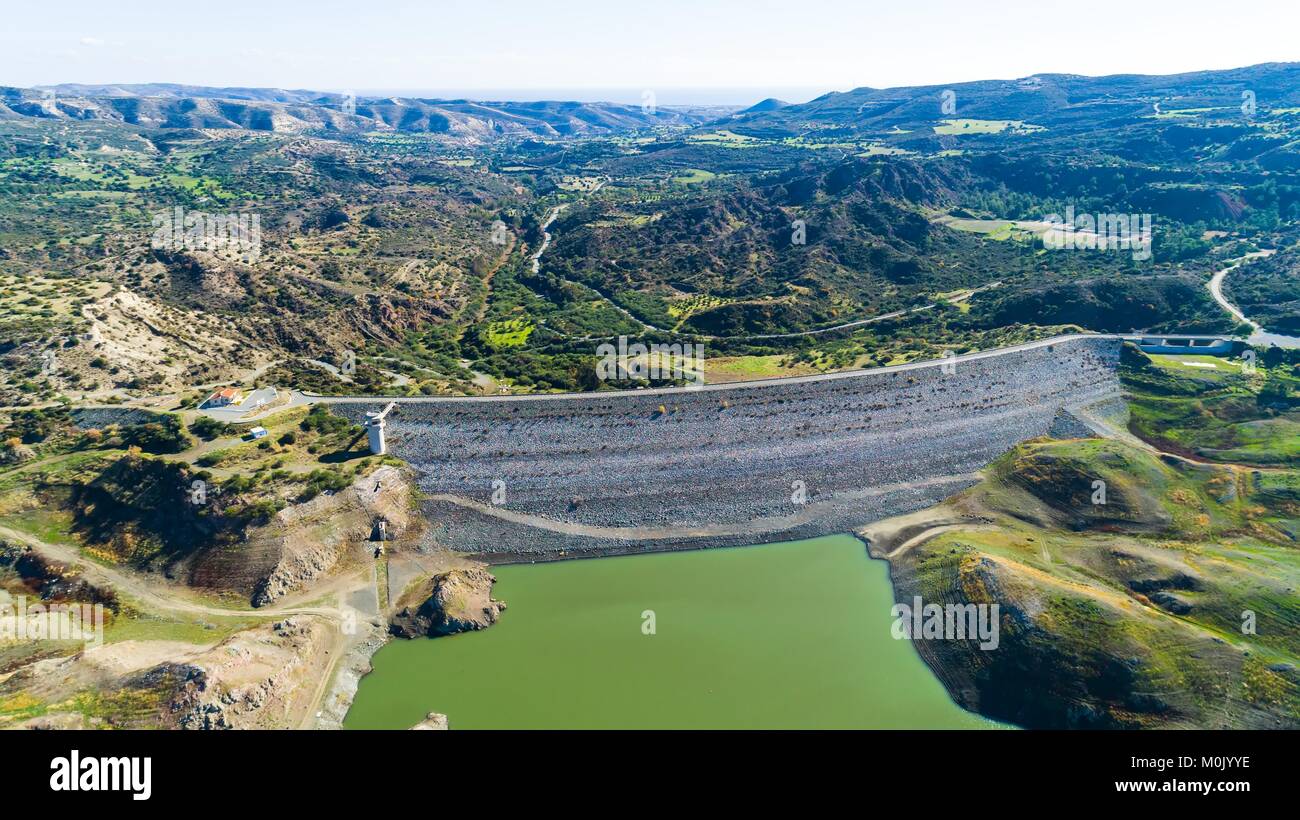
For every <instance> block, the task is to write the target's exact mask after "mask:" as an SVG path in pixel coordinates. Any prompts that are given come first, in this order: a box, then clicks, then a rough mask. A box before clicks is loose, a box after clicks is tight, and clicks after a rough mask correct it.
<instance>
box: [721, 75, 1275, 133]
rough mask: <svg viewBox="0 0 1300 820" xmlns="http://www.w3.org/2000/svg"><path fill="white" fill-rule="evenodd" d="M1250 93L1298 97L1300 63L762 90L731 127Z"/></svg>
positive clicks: (1057, 112)
mask: <svg viewBox="0 0 1300 820" xmlns="http://www.w3.org/2000/svg"><path fill="white" fill-rule="evenodd" d="M1243 95H1244V96H1243ZM1248 100H1249V101H1252V102H1253V103H1254V104H1255V105H1256V106H1257V107H1258V109H1260V110H1264V109H1278V108H1291V107H1295V106H1300V63H1264V64H1261V65H1256V66H1250V67H1247V68H1234V69H1227V70H1222V71H1195V72H1190V73H1187V74H1170V75H1163V76H1157V75H1145V74H1116V75H1112V76H1107V77H1084V76H1080V75H1077V74H1036V75H1034V76H1031V77H1023V78H1021V79H1017V80H981V81H977V82H967V83H954V84H951V85H929V86H911V87H904V88H883V89H880V88H856V89H854V90H852V91H845V92H831V93H829V94H825V95H823V96H821V97H818V98H817V99H815V100H811V101H809V102H806V103H802V104H798V105H785V104H782V103H781V102H780V101H779V100H764V101H763V102H762V103H759V104H758V105H755V106H754V107H752V108H749V109H747V110H745V111H742V112H739V113H738V114H735V115H733V120H734V126H735V128H734V130H738V131H741V132H742V133H751V134H754V135H758V134H760V133H765V134H766V135H769V136H778V135H790V134H796V133H801V132H804V131H807V130H809V129H814V130H815V129H835V128H839V129H846V130H848V131H853V132H879V131H884V130H887V129H890V128H895V127H897V128H905V127H907V126H914V125H917V124H919V123H928V124H933V123H934V122H935V121H936V120H938V119H940V118H943V117H951V118H953V119H957V118H962V119H981V120H1014V121H1022V122H1029V123H1034V124H1037V125H1043V126H1047V127H1050V128H1051V129H1052V130H1053V131H1057V132H1062V131H1070V130H1085V129H1087V130H1091V129H1096V128H1102V127H1107V126H1108V125H1111V124H1119V123H1123V122H1132V120H1133V118H1134V116H1140V115H1143V114H1153V113H1157V112H1164V113H1166V114H1168V113H1169V112H1171V111H1185V110H1200V109H1222V111H1223V112H1224V115H1225V118H1226V117H1229V116H1234V115H1238V116H1239V115H1240V113H1241V111H1242V108H1241V107H1242V105H1243V104H1244V103H1246V102H1247V101H1248ZM945 102H946V103H947V105H945ZM1157 106H1159V108H1157Z"/></svg>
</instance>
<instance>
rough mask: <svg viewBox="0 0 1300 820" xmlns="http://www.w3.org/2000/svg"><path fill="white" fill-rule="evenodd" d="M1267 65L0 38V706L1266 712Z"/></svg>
mask: <svg viewBox="0 0 1300 820" xmlns="http://www.w3.org/2000/svg"><path fill="white" fill-rule="evenodd" d="M1243 88H1249V90H1251V91H1252V93H1253V94H1254V95H1255V96H1254V97H1253V98H1252V99H1257V100H1258V101H1259V106H1258V108H1257V109H1254V110H1252V111H1251V112H1250V114H1249V115H1247V114H1246V111H1245V110H1244V109H1242V108H1241V107H1240V101H1241V99H1242V95H1241V92H1242V90H1243ZM1297 89H1300V65H1297V64H1292V63H1288V64H1263V65H1258V66H1252V67H1248V68H1242V69H1233V70H1227V71H1205V72H1195V73H1192V74H1187V75H1176V76H1171V77H1147V76H1142V75H1119V76H1114V77H1082V76H1077V75H1055V74H1043V75H1035V76H1032V77H1025V78H1020V79H1018V80H997V81H993V80H990V81H979V82H970V83H958V84H955V85H952V86H951V87H948V86H943V87H940V86H925V87H908V88H891V89H875V88H866V87H864V88H857V89H853V90H848V91H843V92H832V93H829V94H825V95H823V96H820V97H817V98H815V99H812V100H809V101H806V102H802V103H793V104H785V103H781V102H780V101H775V100H769V101H765V102H764V103H760V104H758V105H755V106H752V107H748V108H747V107H742V106H739V105H735V106H712V105H711V106H654V105H650V104H647V105H644V106H640V105H628V104H616V103H590V102H586V103H579V102H563V101H557V102H540V103H525V102H511V101H496V102H493V101H473V100H462V99H456V100H443V99H432V98H423V97H402V96H393V97H388V96H378V95H374V96H367V95H361V96H357V95H343V94H338V93H334V92H312V91H284V90H277V89H251V88H205V87H199V86H184V85H172V84H149V85H137V86H132V85H70V84H65V85H56V86H49V87H40V88H8V87H6V88H2V89H0V440H2V442H3V444H2V446H0V603H7V602H8V601H11V600H19V599H22V600H24V601H26V600H32V601H36V600H39V601H41V602H44V603H46V604H51V605H54V604H61V603H70V602H81V601H85V600H87V599H89V600H91V601H93V602H95V603H99V604H101V605H103V607H104V610H105V612H106V616H105V617H106V619H107V624H106V628H105V641H104V643H103V645H101V646H94V647H82V646H79V645H76V644H75V643H73V642H58V641H43V642H39V643H35V644H33V643H13V642H5V643H0V728H18V727H23V728H195V729H219V728H287V727H294V728H299V727H301V728H340V727H344V726H351V727H383V728H408V727H410V726H414V725H415V724H417V723H419V724H422V725H423V724H427V726H426V728H428V727H437V726H443V725H450V727H451V728H453V729H456V728H461V727H466V728H468V727H494V728H503V727H520V726H530V727H533V726H536V727H543V726H544V727H547V728H576V727H594V726H601V727H615V726H638V727H646V728H652V727H664V726H672V727H679V728H688V727H689V728H701V727H703V728H720V727H751V726H755V725H770V726H780V727H791V728H800V727H802V728H810V727H834V726H850V725H851V726H855V727H876V728H880V727H885V726H890V727H894V726H911V727H913V728H915V727H917V726H920V725H925V726H930V727H976V728H985V727H989V726H991V725H1005V726H1015V727H1026V728H1192V727H1204V728H1252V729H1253V728H1295V727H1296V726H1297V725H1300V723H1298V721H1300V678H1297V673H1296V664H1297V658H1300V646H1298V645H1297V640H1296V636H1297V635H1300V607H1298V605H1297V600H1300V599H1297V598H1296V596H1295V585H1296V581H1297V577H1296V575H1297V572H1298V571H1300V570H1298V568H1297V563H1296V560H1295V556H1296V551H1295V549H1296V548H1295V541H1296V538H1297V533H1298V532H1300V529H1297V528H1298V527H1300V511H1298V510H1300V508H1298V507H1297V498H1296V497H1295V492H1296V487H1297V486H1300V482H1298V480H1297V475H1296V473H1295V471H1296V469H1297V466H1298V465H1297V461H1296V460H1297V453H1300V395H1298V394H1297V389H1298V388H1300V376H1298V375H1297V374H1298V373H1300V354H1297V352H1296V345H1295V344H1294V341H1295V337H1294V336H1292V335H1290V334H1292V333H1293V332H1295V331H1296V329H1297V328H1298V327H1300V325H1296V324H1295V321H1294V320H1295V319H1296V316H1297V315H1300V312H1298V311H1296V310H1295V307H1296V305H1300V286H1298V285H1297V282H1298V281H1300V280H1298V279H1297V277H1296V275H1295V273H1296V269H1295V264H1294V262H1295V259H1296V243H1297V240H1298V239H1300V233H1298V227H1297V226H1298V225H1300V149H1297V145H1300V117H1298V116H1297V113H1296V112H1297V111H1300V97H1298V96H1297V95H1300V91H1297ZM949 93H951V95H952V97H951V98H949V97H948V96H947V95H948V94H949ZM953 100H955V103H954V105H955V110H954V111H945V106H946V105H948V103H949V102H951V101H953ZM1061 214H1070V218H1071V220H1073V221H1071V223H1070V224H1069V230H1068V232H1066V233H1067V234H1068V236H1069V237H1070V245H1069V246H1068V247H1064V248H1062V247H1053V246H1052V245H1051V239H1050V238H1051V236H1052V235H1053V231H1054V230H1055V231H1057V233H1061V230H1059V229H1057V228H1055V227H1053V226H1059V225H1061V224H1062V223H1061V222H1060V215H1061ZM1076 214H1078V215H1080V217H1081V218H1080V219H1079V220H1074V215H1076ZM1130 217H1132V218H1130ZM1138 217H1141V218H1138ZM1142 225H1145V226H1147V229H1148V230H1149V233H1148V234H1147V235H1145V236H1143V235H1142V233H1141V230H1139V228H1138V227H1137V226H1142ZM1152 226H1153V227H1152ZM1108 242H1110V243H1114V244H1112V245H1110V246H1108V244H1107V243H1108ZM1144 337H1149V338H1161V339H1180V338H1187V339H1191V338H1193V337H1196V338H1201V337H1203V341H1205V342H1206V344H1207V345H1209V346H1211V347H1214V349H1213V350H1209V351H1207V350H1206V349H1205V348H1204V347H1201V348H1193V347H1191V346H1188V347H1187V349H1177V350H1174V351H1172V352H1171V351H1162V350H1157V349H1155V348H1156V347H1157V346H1153V345H1150V344H1146V343H1142V344H1141V345H1139V344H1137V343H1135V342H1140V341H1141V340H1142V339H1143V338H1144ZM629 343H630V344H631V345H639V346H641V347H640V348H639V349H640V350H641V351H642V352H640V353H636V354H634V355H632V356H631V358H632V361H631V362H622V363H621V365H620V367H619V368H615V369H614V370H613V371H612V372H611V371H610V370H609V369H607V368H606V367H605V366H604V365H605V364H607V362H606V358H607V357H606V354H604V353H602V352H601V351H602V350H603V349H607V348H610V347H612V348H615V349H620V348H619V345H622V348H621V349H626V348H627V346H628V344H629ZM1211 343H1219V344H1218V346H1214V345H1213V344H1211ZM650 345H663V346H665V347H673V346H675V349H676V350H677V352H676V353H673V354H667V358H668V359H669V360H670V362H669V363H671V364H681V362H682V361H683V360H691V361H690V362H689V367H687V368H685V369H682V368H680V367H679V368H677V369H676V370H674V369H673V368H671V367H665V368H662V369H658V368H652V367H651V365H658V364H662V363H663V362H662V360H660V359H656V358H655V356H657V355H658V354H651V353H649V352H646V351H647V348H648V346H650ZM697 345H698V346H701V348H700V349H702V351H703V354H702V355H701V356H699V357H696V359H698V360H696V359H692V357H691V356H690V355H689V354H683V353H682V352H681V351H682V350H683V349H686V350H688V351H689V350H693V349H695V346H697ZM602 346H604V347H602ZM701 374H702V376H703V384H701V383H700V382H699V379H700V377H701ZM389 402H392V405H393V410H392V411H391V413H390V414H389V415H388V416H387V417H386V418H385V419H384V421H383V424H384V430H385V434H386V436H387V438H386V441H387V446H386V449H383V448H381V449H374V448H372V446H371V445H370V444H369V443H368V442H369V440H368V434H369V433H371V432H373V430H368V429H367V426H366V425H368V424H372V423H373V422H372V421H369V420H368V419H367V417H366V413H367V412H372V411H379V410H381V409H383V408H384V407H385V406H387V405H388V404H389ZM1098 482H1100V485H1098ZM1098 486H1100V487H1101V496H1100V497H1101V498H1102V499H1103V500H1102V501H1100V502H1098V501H1096V500H1094V499H1095V498H1097V497H1098V496H1097V495H1096V493H1097V491H1098ZM741 547H746V549H743V550H742V549H740V548H741ZM676 551H683V552H681V554H675V555H640V554H641V553H666V552H676ZM686 551H689V552H686ZM575 558H596V559H598V560H595V561H590V562H585V561H584V562H568V563H556V562H560V561H561V560H562V559H575ZM873 559H874V560H873ZM531 564H539V565H542V564H545V566H531ZM886 565H887V567H888V577H886V576H885V572H886V569H885V567H886ZM638 567H640V568H643V569H639V570H638V569H635V568H638ZM490 572H495V573H499V576H500V582H499V586H498V587H496V588H495V592H494V587H493V583H494V578H493V576H492V575H491V574H490ZM704 578H711V579H713V580H712V581H711V582H710V583H711V584H712V586H710V585H709V584H706V583H704V581H703V580H701V579H704ZM652 579H657V582H658V583H659V584H660V587H659V588H658V589H655V588H652V586H651V585H650V580H652ZM792 579H793V580H792ZM732 581H734V582H735V584H736V586H735V588H734V589H733V588H730V587H727V585H728V584H729V583H730V582H732ZM692 585H694V586H692ZM724 587H725V588H726V590H725V594H724V592H723V591H722V590H723V589H724ZM832 587H833V588H832ZM664 588H669V589H678V590H680V591H681V593H682V594H681V596H679V597H673V596H667V597H664V595H663V593H662V589H664ZM818 590H820V592H819V591H818ZM494 595H499V596H500V597H501V600H497V599H496V598H494V597H493V596H494ZM642 599H644V600H645V601H647V602H648V603H639V602H640V601H642ZM918 599H924V600H925V601H932V602H937V603H942V604H945V605H953V606H960V607H965V606H986V607H987V606H992V605H995V604H996V605H997V606H998V607H999V608H1000V609H999V611H1000V613H1001V614H1000V616H998V617H999V619H998V620H997V621H996V622H997V624H998V626H999V629H1000V630H1001V633H1000V634H1001V643H1000V648H999V649H996V650H990V651H985V650H984V649H981V648H980V647H979V644H978V643H975V642H970V641H965V640H947V639H935V640H931V639H929V638H928V637H927V638H925V639H913V640H911V641H910V642H906V643H905V642H901V641H899V640H896V639H897V638H898V636H897V635H893V636H890V635H889V632H888V630H889V628H890V620H891V619H890V618H888V617H887V614H888V613H889V612H891V609H890V607H891V606H897V605H905V604H909V603H910V602H912V601H914V600H918ZM503 602H504V603H505V604H508V605H509V607H510V609H509V610H508V611H505V612H503V609H504V607H503V606H502V605H501V604H502V603H503ZM789 610H797V611H798V613H799V616H800V617H798V618H793V619H792V618H790V617H789V615H788V611H789ZM814 610H816V611H818V612H819V613H820V614H810V613H813V612H814ZM645 611H656V612H657V613H658V614H659V615H660V616H661V617H662V620H661V621H660V622H659V624H660V627H659V628H660V629H661V630H662V632H661V633H660V634H659V635H657V636H655V635H653V634H652V633H645V632H642V631H641V626H642V622H643V619H644V616H643V613H644V612H645ZM613 612H617V616H614V615H611V613H613ZM1247 613H1249V618H1246V614H1247ZM750 617H752V618H755V619H758V620H760V621H762V623H764V624H765V626H764V627H763V628H762V629H761V630H757V631H755V630H753V629H750V628H749V627H747V626H743V623H742V622H745V621H746V619H747V618H750ZM691 618H698V619H699V625H698V628H696V629H692V630H689V631H688V632H687V633H686V634H683V633H682V632H681V631H676V632H675V631H674V630H675V629H678V630H679V628H680V626H681V625H682V624H684V623H686V622H687V621H688V620H689V619H691ZM498 619H500V623H498V622H497V621H498ZM1247 621H1249V630H1247V628H1246V622H1247ZM615 622H617V629H615V626H614V623H615ZM792 624H797V625H803V626H808V625H812V626H809V627H808V628H811V629H814V631H815V632H816V634H817V636H818V638H817V640H815V641H812V642H810V643H809V644H808V645H806V646H803V645H801V641H802V637H801V635H800V634H798V630H791V628H790V627H791V625H792ZM548 629H550V630H553V632H551V633H547V630H548ZM457 632H467V633H470V632H473V633H477V632H482V633H483V634H455V633H457ZM426 634H427V635H429V636H435V635H436V636H437V637H426ZM759 636H761V639H760V637H759ZM638 641H640V642H641V643H637V642H638ZM656 641H657V643H656ZM589 642H590V645H591V646H598V647H600V650H599V652H597V654H596V655H594V656H593V657H597V658H600V657H619V658H623V659H624V660H625V661H626V663H627V670H626V676H623V677H620V676H619V675H607V674H606V673H604V672H601V673H600V674H598V672H599V671H600V670H590V669H588V670H587V672H586V673H580V671H578V672H575V669H577V670H581V669H583V668H585V667H583V666H582V664H581V663H579V664H577V666H576V667H575V668H568V667H566V666H565V664H564V663H563V662H562V661H561V659H563V658H566V657H574V656H575V653H576V654H578V655H580V654H581V651H580V650H581V648H582V647H583V646H587V645H588V643H589ZM663 645H666V646H663ZM868 645H869V646H871V647H872V649H871V654H866V653H865V652H864V650H862V649H861V647H863V646H868ZM717 647H727V650H728V652H729V653H730V654H729V655H727V657H728V658H729V661H728V663H727V664H725V666H726V669H727V670H729V671H727V672H726V674H722V675H721V676H720V677H716V678H714V679H713V681H714V685H715V686H716V689H714V688H711V686H710V684H709V680H710V678H709V674H711V673H710V670H709V666H710V664H709V663H706V662H704V661H705V659H709V658H713V657H715V656H716V653H717ZM854 647H857V648H856V649H855V648H854ZM796 650H800V651H802V650H806V655H800V653H799V652H797V651H796ZM593 651H595V650H593ZM602 653H603V654H602ZM854 653H857V654H854ZM846 655H851V657H846ZM372 658H373V659H374V660H373V664H372ZM794 658H803V660H802V661H801V663H802V664H803V668H804V673H803V674H806V675H807V676H809V677H806V678H801V677H800V675H799V673H798V670H797V669H795V668H794V667H793V666H789V665H781V664H778V663H777V660H781V659H784V660H786V661H791V662H793V661H792V659H794ZM873 659H874V660H876V661H878V662H879V663H880V664H882V665H884V666H887V667H888V668H889V669H890V670H891V675H893V676H896V677H897V680H894V681H891V680H890V679H888V678H887V677H885V676H881V675H879V674H877V672H873V671H872V669H871V668H870V667H871V664H872V662H873ZM588 660H589V659H588ZM584 663H585V661H584ZM644 664H651V666H652V667H653V669H654V670H656V671H654V672H653V674H651V673H647V672H646V667H644ZM774 664H775V665H774ZM597 665H599V664H597ZM796 665H797V664H796ZM372 666H373V670H374V671H371V669H372ZM714 666H715V667H716V666H717V665H716V664H714ZM452 667H454V668H457V669H463V670H467V671H465V673H464V674H463V675H461V676H460V677H458V678H457V679H456V680H445V679H443V677H442V676H441V674H440V670H443V669H446V668H452ZM525 667H528V668H529V669H531V670H533V671H535V672H536V673H537V674H538V675H539V676H541V677H542V678H544V679H545V680H546V681H547V684H546V685H547V686H551V687H554V688H555V691H565V692H570V691H580V692H586V693H587V694H586V695H585V696H584V697H582V698H577V699H576V701H575V702H574V704H571V707H572V708H570V707H566V709H567V710H568V711H565V710H555V709H552V710H551V711H547V708H546V704H544V703H541V704H539V703H538V702H537V701H536V700H533V699H531V698H530V696H529V695H528V693H527V692H525V691H522V690H521V689H520V688H518V687H512V686H509V685H505V684H501V683H500V681H501V680H504V681H505V682H506V683H509V682H510V681H512V680H516V681H517V680H519V679H522V677H523V675H524V673H523V672H521V671H520V670H521V669H523V668H525ZM638 669H640V670H641V673H638V672H637V671H636V670H638ZM764 669H766V670H768V671H770V672H771V676H770V679H765V685H764V686H751V687H745V686H742V685H741V682H742V681H743V679H744V678H746V677H750V678H753V677H755V676H757V675H758V674H759V673H758V671H755V670H764ZM745 670H749V671H748V672H746V671H745ZM833 670H837V671H833ZM638 674H640V675H641V676H640V677H638ZM712 674H720V673H718V671H717V669H716V668H715V669H713V672H712ZM492 676H496V679H497V680H498V683H494V684H493V686H492V687H488V688H487V689H486V690H485V689H484V688H483V687H481V686H480V684H481V683H482V682H483V681H484V680H486V679H488V678H490V677H492ZM575 676H576V677H575ZM811 678H816V679H817V680H820V681H822V682H823V683H824V685H825V687H826V688H825V690H817V691H824V692H825V693H826V694H825V698H824V699H823V700H821V701H818V700H817V699H816V698H803V699H799V700H797V701H790V702H788V703H787V704H786V707H788V712H784V713H779V714H778V713H777V712H778V710H779V709H781V708H782V707H781V703H782V695H783V692H784V691H785V689H787V688H788V689H798V688H800V687H804V686H805V685H806V684H808V681H809V680H810V679H811ZM430 681H435V682H436V683H437V685H436V686H430V685H429V682H430ZM637 681H641V682H642V683H644V684H645V685H647V686H651V685H652V687H653V688H655V690H656V691H659V690H662V689H667V690H671V691H672V692H674V693H675V695H674V696H672V697H669V696H662V697H660V698H658V699H656V700H654V701H653V704H654V705H653V708H647V709H645V710H639V709H638V706H637V699H638V698H642V699H644V698H645V697H647V695H646V693H645V692H640V694H637V692H638V691H640V690H638V689H637V687H638V686H640V685H641V684H639V683H637ZM629 687H630V689H629ZM611 690H612V691H615V692H622V694H621V695H613V694H608V692H610V691H611ZM807 691H813V689H808V690H807ZM358 693H359V694H358ZM602 693H605V694H602ZM719 698H725V699H730V700H732V708H730V709H721V708H720V707H719V706H718V701H719ZM584 701H585V702H584ZM886 704H894V705H893V706H887V705H886ZM891 710H894V711H893V712H891Z"/></svg>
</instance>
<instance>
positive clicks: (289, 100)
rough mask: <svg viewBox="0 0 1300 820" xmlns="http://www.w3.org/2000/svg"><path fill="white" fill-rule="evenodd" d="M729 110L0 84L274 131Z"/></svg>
mask: <svg viewBox="0 0 1300 820" xmlns="http://www.w3.org/2000/svg"><path fill="white" fill-rule="evenodd" d="M725 111H726V109H722V110H719V109H717V108H705V109H689V108H670V107H662V106H661V107H656V108H650V109H643V108H642V107H641V106H636V105H623V104H616V103H585V102H564V101H555V102H477V101H473V100H432V99H408V98H398V97H389V98H371V97H362V98H353V97H350V96H347V95H343V94H336V93H326V92H319V91H304V90H284V89H276V88H208V87H202V86H186V85H174V84H170V83H151V84H147V85H79V84H65V85H57V86H50V87H42V88H32V89H24V88H12V87H0V120H3V119H15V118H39V119H54V120H58V119H63V120H83V121H84V120H101V121H110V122H122V123H127V124H129V125H136V126H141V127H146V128H214V129H225V128H242V129H249V130H255V131H277V132H295V131H333V132H341V133H356V132H366V131H394V132H410V133H435V134H445V135H448V136H451V137H461V138H466V139H475V140H485V139H492V138H499V137H511V136H519V137H548V136H550V137H575V136H600V135H608V134H616V133H622V132H626V131H631V130H637V129H641V128H648V127H652V126H656V125H694V124H697V123H700V122H706V121H710V120H713V119H715V118H716V117H717V116H718V115H719V114H720V113H724V112H725Z"/></svg>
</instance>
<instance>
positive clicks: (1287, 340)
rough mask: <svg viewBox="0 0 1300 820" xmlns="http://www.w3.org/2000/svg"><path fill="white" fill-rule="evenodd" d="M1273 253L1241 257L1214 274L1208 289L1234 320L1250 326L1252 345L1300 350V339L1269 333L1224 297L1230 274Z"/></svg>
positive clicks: (1265, 252) (1264, 252) (1259, 252)
mask: <svg viewBox="0 0 1300 820" xmlns="http://www.w3.org/2000/svg"><path fill="white" fill-rule="evenodd" d="M1273 253H1274V252H1273V251H1256V252H1255V253H1248V254H1246V255H1245V256H1243V257H1241V258H1240V259H1235V260H1233V262H1232V264H1231V265H1228V266H1227V267H1226V268H1223V269H1222V270H1220V271H1219V272H1218V273H1216V274H1214V276H1213V277H1211V278H1210V281H1209V284H1208V287H1209V289H1210V295H1211V296H1213V297H1214V301H1216V302H1218V303H1219V306H1220V307H1222V308H1223V309H1224V310H1226V311H1228V312H1229V313H1231V314H1232V316H1233V318H1235V319H1236V320H1237V321H1238V322H1244V323H1245V324H1248V325H1250V327H1251V334H1250V338H1248V339H1247V341H1248V342H1250V343H1251V344H1253V345H1261V346H1276V347H1287V348H1300V337H1297V336H1287V335H1285V334H1282V333H1269V332H1268V331H1267V330H1265V329H1264V328H1263V327H1262V326H1260V324H1259V323H1258V322H1256V321H1254V320H1253V319H1251V318H1250V317H1249V316H1247V315H1246V314H1244V313H1242V312H1241V309H1240V308H1238V307H1237V306H1236V305H1234V304H1233V303H1232V302H1229V301H1228V298H1227V297H1226V296H1224V295H1223V280H1224V279H1225V278H1227V276H1228V274H1229V273H1231V272H1232V271H1234V270H1236V269H1237V268H1239V267H1241V266H1242V265H1243V264H1245V263H1246V262H1247V261H1249V260H1251V259H1258V258H1260V257H1264V256H1271V255H1272V254H1273Z"/></svg>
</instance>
